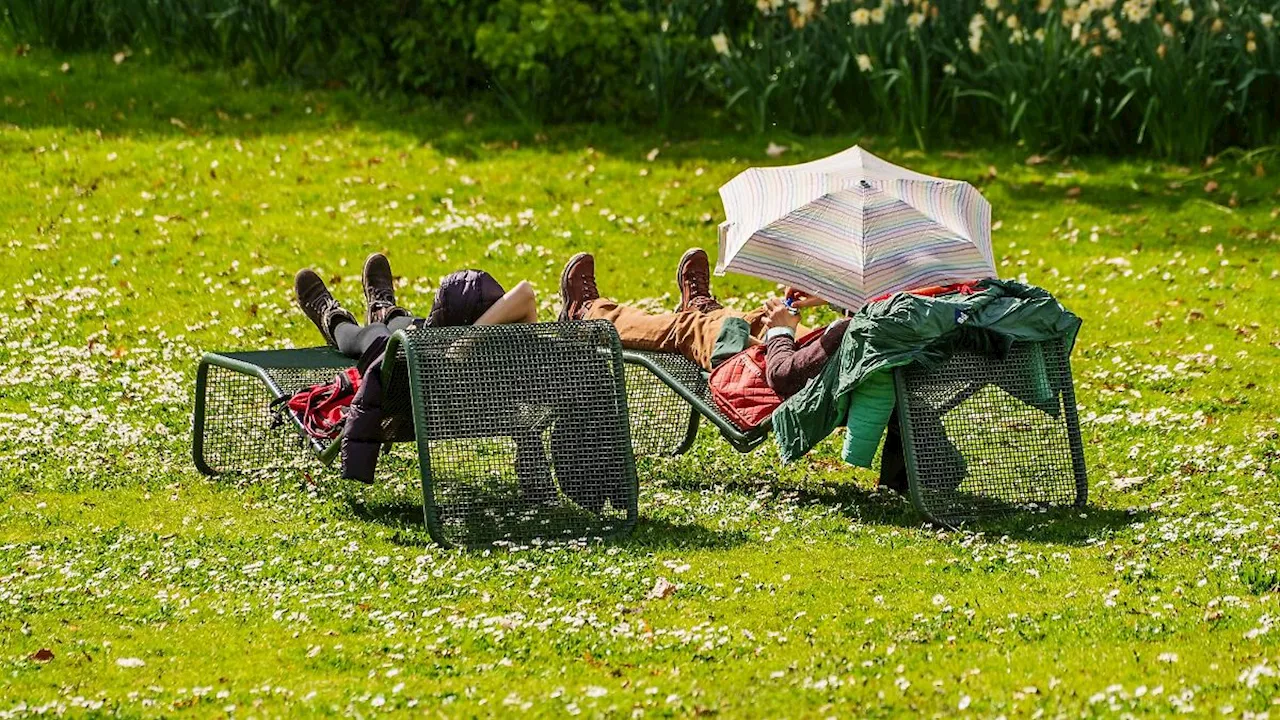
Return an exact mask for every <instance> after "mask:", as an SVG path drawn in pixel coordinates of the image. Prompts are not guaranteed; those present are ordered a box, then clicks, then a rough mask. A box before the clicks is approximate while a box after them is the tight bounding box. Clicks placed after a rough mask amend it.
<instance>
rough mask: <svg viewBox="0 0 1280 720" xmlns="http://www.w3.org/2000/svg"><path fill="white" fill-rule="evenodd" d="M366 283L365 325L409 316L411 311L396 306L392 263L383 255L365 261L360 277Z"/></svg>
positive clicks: (377, 254) (375, 254) (373, 255)
mask: <svg viewBox="0 0 1280 720" xmlns="http://www.w3.org/2000/svg"><path fill="white" fill-rule="evenodd" d="M360 277H361V279H362V280H363V281H364V302H365V316H364V317H365V324H367V325H372V324H374V323H385V322H387V321H388V320H390V319H391V318H394V317H399V316H401V315H408V314H409V311H408V310H405V309H404V308H402V307H400V306H399V305H396V289H395V278H394V277H392V275H391V263H390V262H388V261H387V256H386V255H383V254H382V253H374V254H372V255H370V256H369V257H368V258H366V259H365V261H364V271H363V272H362V273H361V275H360Z"/></svg>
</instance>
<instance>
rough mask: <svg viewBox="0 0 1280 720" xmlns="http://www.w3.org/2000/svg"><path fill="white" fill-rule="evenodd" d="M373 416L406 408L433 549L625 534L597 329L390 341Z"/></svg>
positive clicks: (554, 327)
mask: <svg viewBox="0 0 1280 720" xmlns="http://www.w3.org/2000/svg"><path fill="white" fill-rule="evenodd" d="M388 357H389V359H391V362H392V363H393V367H390V368H389V369H388V371H387V372H386V373H384V377H388V378H389V379H388V381H387V386H386V388H385V395H386V398H387V402H386V404H385V406H386V407H387V408H388V409H391V410H398V411H400V410H399V406H397V405H396V403H398V402H399V403H403V402H404V400H403V399H397V398H408V405H409V410H408V412H409V417H411V419H412V420H413V423H412V425H413V427H415V428H416V429H417V441H418V454H419V464H420V467H421V470H422V476H423V491H424V510H425V513H426V518H427V525H428V529H429V530H430V531H431V533H432V536H433V537H434V538H435V539H436V540H437V541H438V542H441V543H444V544H450V545H477V544H485V543H491V542H494V541H500V540H512V541H521V540H525V539H529V538H532V537H553V538H577V537H589V536H603V535H609V534H614V533H617V532H620V531H624V530H627V529H629V528H630V527H631V525H632V524H634V522H635V519H636V514H637V509H636V505H637V495H638V487H637V482H636V472H635V461H634V457H633V455H632V452H631V437H630V431H629V427H628V423H627V397H626V386H625V383H624V380H623V367H622V358H621V345H620V343H619V341H618V335H617V332H616V331H615V330H614V328H613V326H612V325H611V324H609V323H608V322H604V321H591V322H569V323H540V324H532V325H502V326H489V327H451V328H421V329H411V330H406V331H402V332H400V333H397V334H396V335H395V336H394V337H393V339H392V343H391V344H389V345H388Z"/></svg>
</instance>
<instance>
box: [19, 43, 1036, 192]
mask: <svg viewBox="0 0 1280 720" xmlns="http://www.w3.org/2000/svg"><path fill="white" fill-rule="evenodd" d="M4 50H5V48H3V47H2V46H0V53H2V52H3V51H4ZM64 61H65V62H66V63H67V64H68V66H69V70H68V71H67V72H63V71H62V70H61V69H60V68H61V66H62V64H63V62H64ZM0 87H4V89H5V91H4V95H5V97H6V99H7V100H6V103H5V105H4V108H5V116H4V118H3V121H4V122H7V123H12V124H13V125H15V126H17V127H18V128H21V129H27V130H32V129H37V128H59V129H64V130H79V131H84V132H101V133H102V134H103V135H105V136H122V135H128V136H133V137H137V136H151V137H158V138H173V139H192V140H199V141H201V142H203V141H204V140H207V139H214V138H255V137H260V136H264V135H285V136H288V135H295V134H307V133H310V134H324V133H326V132H330V131H333V130H338V129H344V128H350V127H367V128H369V129H372V130H380V131H390V132H395V133H400V134H404V135H407V136H411V137H413V138H415V139H417V140H418V141H419V142H422V143H430V144H431V145H432V146H433V147H434V148H435V149H436V150H438V151H440V152H442V153H445V154H447V155H450V156H455V157H457V158H459V159H463V160H471V159H475V158H476V157H479V156H480V155H481V154H482V153H491V152H494V151H501V150H507V149H515V148H520V149H524V150H532V151H533V152H545V153H548V154H551V153H581V152H583V151H584V150H585V149H586V148H588V147H591V148H594V149H596V150H598V151H601V152H603V153H604V154H606V155H612V156H615V157H620V158H629V159H634V160H637V161H638V160H640V159H641V158H643V157H645V156H646V155H647V154H648V153H649V152H650V151H651V150H652V149H653V148H655V147H658V148H660V149H661V155H660V156H659V158H658V160H657V162H658V164H660V165H661V164H670V165H675V166H676V167H683V166H685V165H686V164H688V165H690V170H692V169H693V166H694V165H695V164H696V163H699V162H717V161H719V162H723V161H730V160H737V161H740V162H743V163H747V162H750V163H751V164H768V165H777V164H788V163H794V162H800V161H803V160H805V159H809V158H813V157H821V156H823V155H827V154H830V153H832V152H835V151H838V150H841V149H844V148H846V147H848V146H849V145H850V144H852V143H854V142H860V143H862V144H863V145H865V146H867V147H871V148H873V149H875V150H876V151H877V152H880V153H884V154H885V156H886V158H888V159H890V160H894V161H896V162H904V163H908V164H910V163H912V162H918V159H919V158H920V157H922V154H921V153H919V152H916V151H912V150H909V149H904V148H900V147H899V146H898V144H897V143H894V142H892V141H889V140H883V139H877V138H874V137H868V136H866V135H865V134H864V133H862V132H860V131H857V130H853V131H851V132H847V133H843V134H841V135H838V136H835V135H833V136H827V137H805V138H798V137H792V136H788V135H787V134H786V133H781V132H775V133H770V134H769V135H768V136H767V137H766V136H756V135H752V134H750V133H749V132H747V131H744V130H742V129H741V128H739V127H737V126H736V125H735V123H734V121H733V120H732V119H731V118H728V117H725V116H723V115H722V114H720V113H718V112H715V108H702V109H691V110H689V111H688V112H686V113H683V114H682V116H681V119H680V120H679V121H677V123H676V124H675V125H674V126H673V127H671V128H669V129H667V130H659V129H655V128H654V127H652V126H649V125H645V124H641V123H625V122H623V123H617V122H610V123H574V124H558V125H542V124H537V123H533V124H530V123H527V122H521V121H518V120H516V119H515V118H514V116H513V115H512V114H511V113H510V112H509V111H507V110H505V109H504V108H503V107H502V105H501V103H500V102H499V100H498V98H497V96H496V95H494V96H493V97H492V98H487V97H483V96H482V97H479V98H476V99H474V100H464V101H461V102H460V101H457V100H433V99H430V98H426V97H423V96H413V95H394V94H393V95H391V96H388V97H381V98H378V99H377V100H376V101H372V102H371V101H370V98H369V97H368V96H365V95H361V94H360V93H358V92H355V91H352V90H345V89H339V90H327V89H311V88H305V87H301V86H294V85H287V84H282V85H274V86H271V85H268V86H263V85H258V84H255V83H251V82H248V80H247V76H246V75H245V74H244V73H243V72H238V71H233V70H207V71H198V72H196V71H184V70H182V69H180V68H179V67H177V66H174V65H170V64H165V63H163V62H161V61H158V60H149V59H145V58H142V57H133V58H130V59H129V60H128V61H127V62H125V63H123V64H121V65H116V64H115V63H114V62H113V61H112V60H111V57H110V54H109V53H100V54H81V55H67V54H55V53H51V52H47V51H43V50H36V51H33V52H31V53H30V54H29V55H27V56H25V57H13V56H10V57H3V55H0ZM2 124H3V123H0V125H2ZM2 140H3V138H2V137H0V141H2ZM772 141H781V142H784V143H785V144H786V145H787V146H788V148H789V150H790V152H788V154H787V155H785V156H783V157H779V158H770V157H768V156H767V155H766V153H765V149H766V147H767V146H768V145H769V143H770V142H772ZM291 144H292V143H291ZM957 145H959V144H957ZM3 147H4V144H3V143H2V142H0V148H3ZM20 149H24V150H34V148H20ZM978 154H980V155H981V157H980V158H977V157H972V158H971V157H965V154H964V153H951V154H949V156H947V157H939V156H937V155H936V154H934V155H933V156H931V160H932V162H933V163H934V164H935V165H936V167H935V168H934V169H935V170H938V171H946V172H949V173H951V175H952V176H955V177H966V176H967V175H970V174H972V175H974V177H975V179H976V178H977V176H978V174H980V173H981V172H983V171H984V170H985V168H986V166H987V163H988V162H996V163H997V164H1001V165H1003V164H1006V163H1011V162H1017V161H1019V160H1020V159H1021V157H1022V156H1023V155H1025V153H1022V152H1019V151H1015V150H1013V149H1005V148H1001V149H998V150H995V151H992V150H985V149H984V150H981V151H979V152H978Z"/></svg>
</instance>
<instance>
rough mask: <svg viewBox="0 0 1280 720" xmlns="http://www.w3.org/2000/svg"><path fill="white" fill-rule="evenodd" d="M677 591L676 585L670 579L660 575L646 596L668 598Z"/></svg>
mask: <svg viewBox="0 0 1280 720" xmlns="http://www.w3.org/2000/svg"><path fill="white" fill-rule="evenodd" d="M675 593H676V585H675V583H673V582H671V581H670V580H668V579H666V578H664V577H660V578H658V581H657V582H655V583H654V584H653V588H652V589H650V590H649V594H648V595H646V596H645V597H647V598H649V599H650V600H666V599H667V598H669V597H671V596H672V595H674V594H675Z"/></svg>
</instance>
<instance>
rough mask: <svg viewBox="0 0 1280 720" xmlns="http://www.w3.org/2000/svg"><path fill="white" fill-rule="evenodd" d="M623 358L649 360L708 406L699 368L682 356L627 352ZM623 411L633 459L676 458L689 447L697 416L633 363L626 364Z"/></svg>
mask: <svg viewBox="0 0 1280 720" xmlns="http://www.w3.org/2000/svg"><path fill="white" fill-rule="evenodd" d="M625 356H627V357H633V358H644V359H647V360H649V361H650V362H652V363H653V364H654V365H656V366H657V367H658V368H660V369H661V370H663V371H664V372H666V373H667V375H668V376H669V377H670V378H671V379H672V380H674V381H676V382H678V383H680V384H682V385H684V386H685V387H686V388H688V389H690V390H691V391H692V392H694V393H697V394H698V395H700V396H702V397H704V398H706V399H707V401H708V402H710V397H709V390H708V388H707V381H706V378H705V377H704V376H703V373H702V368H700V367H699V366H698V365H697V364H696V363H694V362H692V361H691V360H689V359H687V358H686V357H684V356H683V355H675V354H672V353H656V352H640V351H635V350H631V351H627V352H626V353H625ZM627 408H628V410H629V411H630V413H631V444H632V447H633V448H635V453H636V455H679V454H681V453H683V452H684V451H685V450H688V449H689V446H690V445H692V444H693V441H694V439H695V437H696V433H697V429H698V414H697V412H696V411H695V410H694V409H693V407H691V406H690V405H689V402H688V401H687V400H685V399H684V398H682V397H680V396H679V395H678V394H676V392H675V391H674V390H672V389H671V387H670V386H668V385H667V384H666V383H664V382H663V381H662V380H660V379H659V378H658V376H657V375H654V374H653V372H652V371H651V370H649V369H648V368H646V367H644V366H642V365H639V364H637V363H634V362H629V363H627Z"/></svg>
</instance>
